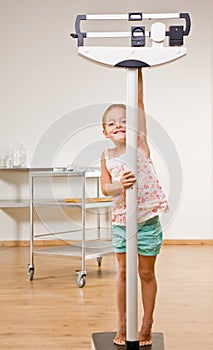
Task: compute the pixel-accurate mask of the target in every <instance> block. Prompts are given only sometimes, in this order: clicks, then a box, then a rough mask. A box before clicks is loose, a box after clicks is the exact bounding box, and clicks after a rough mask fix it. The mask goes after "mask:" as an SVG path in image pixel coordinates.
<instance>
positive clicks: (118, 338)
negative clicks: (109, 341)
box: [113, 335, 126, 346]
mask: <svg viewBox="0 0 213 350" xmlns="http://www.w3.org/2000/svg"><path fill="white" fill-rule="evenodd" d="M113 343H114V344H116V345H122V346H124V345H125V344H126V337H123V336H119V335H116V337H115V338H114V339H113Z"/></svg>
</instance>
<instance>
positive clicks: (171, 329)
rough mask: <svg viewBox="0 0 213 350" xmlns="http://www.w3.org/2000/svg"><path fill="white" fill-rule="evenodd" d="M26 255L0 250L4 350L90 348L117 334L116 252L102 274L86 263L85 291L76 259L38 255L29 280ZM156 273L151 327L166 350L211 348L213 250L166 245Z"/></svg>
mask: <svg viewBox="0 0 213 350" xmlns="http://www.w3.org/2000/svg"><path fill="white" fill-rule="evenodd" d="M28 257H29V250H28V248H27V247H17V248H12V247H9V248H0V349H3V350H6V349H12V350H18V349H23V350H24V349H33V350H34V349H41V350H44V349H45V350H48V349H57V350H65V349H69V350H77V349H78V350H83V349H85V350H89V349H91V346H90V342H91V340H90V339H91V334H92V333H94V332H99V331H100V332H102V331H104V332H108V331H114V330H116V307H115V280H116V262H115V258H114V256H113V255H111V256H107V257H104V258H103V262H102V267H101V269H99V268H98V267H97V264H96V261H95V260H89V261H88V262H87V281H86V286H85V287H84V288H82V289H81V288H78V287H77V286H76V282H75V270H76V269H79V268H80V261H79V260H70V259H67V258H58V257H56V256H54V257H51V258H50V257H46V256H36V258H35V267H36V272H35V276H34V280H33V281H32V282H30V281H29V280H28V275H27V270H28V268H27V265H28V262H29V258H28ZM157 276H158V282H159V288H158V299H157V306H156V312H155V323H154V329H153V330H154V331H156V332H163V333H164V337H165V348H166V350H212V349H213V246H163V249H162V253H161V255H160V256H159V258H158V261H157ZM141 315H142V309H141V307H139V317H141ZM103 350H104V349H103Z"/></svg>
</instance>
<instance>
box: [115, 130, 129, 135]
mask: <svg viewBox="0 0 213 350" xmlns="http://www.w3.org/2000/svg"><path fill="white" fill-rule="evenodd" d="M125 133H126V130H122V129H120V130H116V131H114V135H118V134H125Z"/></svg>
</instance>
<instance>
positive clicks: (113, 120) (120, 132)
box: [103, 107, 126, 142]
mask: <svg viewBox="0 0 213 350" xmlns="http://www.w3.org/2000/svg"><path fill="white" fill-rule="evenodd" d="M103 133H104V135H105V137H107V138H110V139H111V140H112V141H115V142H116V141H125V140H126V111H125V109H123V108H121V107H115V108H113V109H111V110H110V111H109V112H108V113H107V116H106V120H105V128H104V130H103Z"/></svg>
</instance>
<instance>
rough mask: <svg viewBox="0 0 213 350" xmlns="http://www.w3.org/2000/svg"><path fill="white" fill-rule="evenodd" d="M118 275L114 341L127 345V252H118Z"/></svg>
mask: <svg viewBox="0 0 213 350" xmlns="http://www.w3.org/2000/svg"><path fill="white" fill-rule="evenodd" d="M116 258H117V261H118V277H117V293H116V298H117V310H118V330H117V334H116V337H115V339H114V343H115V344H117V345H125V340H126V253H117V254H116Z"/></svg>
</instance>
